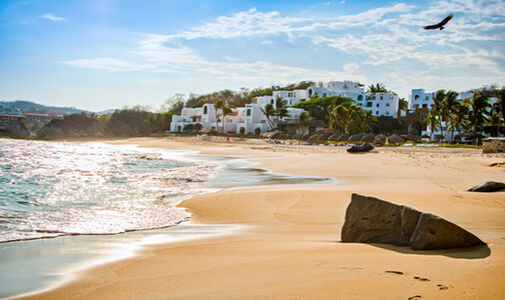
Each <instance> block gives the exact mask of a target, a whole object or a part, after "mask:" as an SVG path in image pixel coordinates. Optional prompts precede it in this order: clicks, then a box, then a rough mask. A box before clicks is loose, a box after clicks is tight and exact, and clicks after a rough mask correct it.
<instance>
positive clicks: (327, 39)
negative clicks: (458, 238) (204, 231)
mask: <svg viewBox="0 0 505 300" xmlns="http://www.w3.org/2000/svg"><path fill="white" fill-rule="evenodd" d="M271 2H274V3H271ZM449 13H452V14H454V18H453V19H452V20H451V22H450V23H449V24H448V25H447V27H446V29H445V30H443V31H438V30H436V31H435V30H434V31H425V30H423V29H422V26H423V25H428V24H434V23H437V22H439V21H440V20H442V19H443V18H444V17H445V16H447V15H448V14H449ZM0 42H1V44H2V47H0V100H7V101H10V100H17V99H26V100H32V101H35V102H38V103H42V104H46V105H56V106H74V107H78V108H82V109H88V110H94V111H98V110H104V109H109V108H120V107H123V106H125V105H128V106H132V105H137V104H141V105H150V106H152V107H154V108H157V107H159V105H160V104H162V103H163V102H164V101H165V100H166V99H167V98H169V97H171V96H172V95H174V94H176V93H184V94H188V93H190V92H192V93H196V94H204V93H210V92H213V91H218V90H221V89H232V90H238V89H240V88H241V87H246V88H255V87H258V86H269V85H271V84H279V85H280V84H286V83H292V82H298V81H301V80H315V81H319V80H322V81H328V80H357V81H360V82H362V83H364V84H366V85H370V84H372V83H377V82H380V83H384V84H385V85H386V87H387V88H389V89H392V90H394V91H396V92H398V93H399V95H400V96H401V97H407V95H408V94H409V92H410V89H412V88H426V89H427V90H428V91H434V90H438V89H453V90H456V91H463V90H467V89H470V88H476V87H480V86H482V85H489V84H498V85H504V84H505V2H504V1H500V0H489V1H488V0H482V1H481V0H433V1H431V0H430V1H401V2H392V1H352V0H339V1H303V0H297V1H285V0H282V1H240V3H237V1H233V0H228V1H185V2H184V3H183V2H182V1H163V0H152V1H149V3H148V4H146V3H145V2H140V1H133V0H128V1H117V0H83V1H75V0H71V1H64V2H63V1H57V0H49V1H40V0H39V1H32V0H16V1H14V0H13V1H2V2H1V3H0Z"/></svg>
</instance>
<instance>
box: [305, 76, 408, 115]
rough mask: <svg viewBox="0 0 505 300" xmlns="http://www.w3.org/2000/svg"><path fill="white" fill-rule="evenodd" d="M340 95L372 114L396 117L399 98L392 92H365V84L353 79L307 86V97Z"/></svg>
mask: <svg viewBox="0 0 505 300" xmlns="http://www.w3.org/2000/svg"><path fill="white" fill-rule="evenodd" d="M315 95H317V96H319V97H330V96H341V97H347V98H351V99H353V100H354V101H356V106H359V107H361V108H362V109H364V110H370V111H372V115H373V116H377V117H379V116H388V117H393V118H396V117H397V112H398V106H399V101H400V100H399V98H398V95H396V94H394V93H375V94H371V93H365V86H364V85H363V84H361V83H359V82H354V81H330V82H328V83H327V84H326V87H317V86H311V87H309V88H307V94H306V96H307V99H308V98H310V97H313V96H315Z"/></svg>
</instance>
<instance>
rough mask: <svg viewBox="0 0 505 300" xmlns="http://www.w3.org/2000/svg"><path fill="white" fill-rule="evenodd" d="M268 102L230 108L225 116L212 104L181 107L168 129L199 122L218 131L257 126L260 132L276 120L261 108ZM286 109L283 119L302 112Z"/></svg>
mask: <svg viewBox="0 0 505 300" xmlns="http://www.w3.org/2000/svg"><path fill="white" fill-rule="evenodd" d="M274 102H275V101H274ZM268 103H270V102H266V101H265V102H264V103H263V104H262V105H260V104H258V103H249V104H246V106H245V107H238V108H232V109H231V110H232V113H231V114H230V115H226V116H223V113H222V112H223V111H222V109H218V110H217V111H216V109H215V107H214V104H205V105H203V106H202V107H197V108H183V109H182V112H181V115H174V116H172V123H171V124H170V131H172V132H182V131H184V126H186V125H188V124H197V123H199V124H201V125H202V129H205V130H212V129H213V130H217V131H218V132H220V133H221V132H224V133H228V132H233V133H240V130H241V128H244V130H245V133H255V132H256V129H258V128H259V130H260V131H261V132H265V131H268V130H269V129H271V127H272V126H273V124H274V123H275V122H276V119H275V117H270V121H269V120H268V119H267V117H266V116H265V115H264V114H263V112H262V110H261V108H262V107H264V106H265V105H267V104H268ZM274 105H275V103H274ZM287 110H288V115H289V116H288V117H285V118H283V119H282V120H283V121H289V120H294V119H295V118H296V117H297V116H299V115H300V114H301V113H302V112H303V109H299V108H292V107H288V108H287ZM216 113H217V114H216ZM223 121H224V122H223ZM223 124H224V125H223ZM223 126H224V128H223Z"/></svg>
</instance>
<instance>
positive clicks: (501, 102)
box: [494, 86, 505, 135]
mask: <svg viewBox="0 0 505 300" xmlns="http://www.w3.org/2000/svg"><path fill="white" fill-rule="evenodd" d="M495 93H496V98H498V101H497V102H496V103H495V104H494V105H495V106H496V107H498V110H499V111H500V113H501V124H502V125H505V86H504V87H502V88H501V89H498V90H496V92H495ZM499 134H500V132H499V130H498V135H499Z"/></svg>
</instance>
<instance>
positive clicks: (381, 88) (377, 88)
mask: <svg viewBox="0 0 505 300" xmlns="http://www.w3.org/2000/svg"><path fill="white" fill-rule="evenodd" d="M366 92H367V93H370V94H375V93H387V92H388V90H387V89H386V86H385V85H383V84H382V83H377V84H376V85H373V84H372V85H370V86H369V87H368V88H367V90H366Z"/></svg>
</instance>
